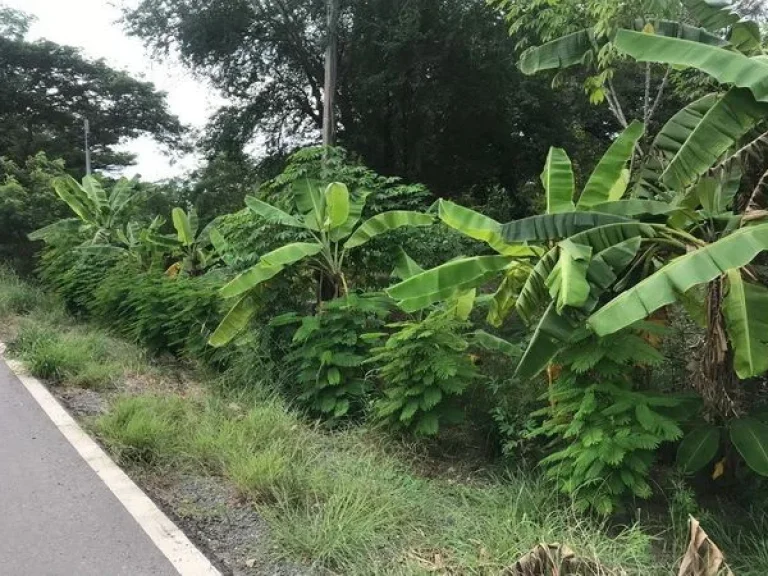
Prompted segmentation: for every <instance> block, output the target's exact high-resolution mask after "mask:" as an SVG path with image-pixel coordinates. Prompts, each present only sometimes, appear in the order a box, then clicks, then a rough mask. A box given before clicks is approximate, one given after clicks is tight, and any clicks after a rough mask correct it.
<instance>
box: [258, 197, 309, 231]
mask: <svg viewBox="0 0 768 576" xmlns="http://www.w3.org/2000/svg"><path fill="white" fill-rule="evenodd" d="M245 205H246V206H248V208H249V209H250V210H251V211H252V212H254V213H255V214H258V215H259V216H261V217H262V218H264V220H266V221H267V222H271V223H273V224H282V225H283V226H292V227H293V228H306V226H305V225H304V223H303V222H302V221H301V220H299V219H298V218H296V217H295V216H291V215H290V214H288V213H287V212H284V211H282V210H280V208H275V207H274V206H272V205H271V204H267V203H266V202H262V201H261V200H259V199H258V198H254V197H253V196H246V197H245Z"/></svg>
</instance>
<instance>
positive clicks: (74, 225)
mask: <svg viewBox="0 0 768 576" xmlns="http://www.w3.org/2000/svg"><path fill="white" fill-rule="evenodd" d="M82 226H83V221H82V220H80V219H79V218H65V219H63V220H59V221H58V222H54V223H53V224H49V225H48V226H44V227H42V228H39V229H38V230H35V231H34V232H31V233H30V234H29V235H28V236H27V238H29V239H30V240H32V241H37V240H48V239H49V238H55V237H56V236H59V235H63V236H68V235H70V234H77V233H78V232H79V231H80V228H81V227H82Z"/></svg>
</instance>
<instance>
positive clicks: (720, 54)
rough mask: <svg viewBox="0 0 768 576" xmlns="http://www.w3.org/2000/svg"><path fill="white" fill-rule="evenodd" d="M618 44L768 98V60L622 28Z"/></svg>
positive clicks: (639, 54)
mask: <svg viewBox="0 0 768 576" xmlns="http://www.w3.org/2000/svg"><path fill="white" fill-rule="evenodd" d="M614 45H615V46H616V48H617V49H618V50H619V51H620V52H622V53H624V54H627V55H628V56H631V57H632V58H634V59H635V60H638V61H639V62H660V63H663V64H671V65H673V66H690V67H693V68H698V69H699V70H701V71H703V72H706V73H707V74H709V75H710V76H712V77H713V78H715V79H716V80H717V81H719V82H721V83H723V84H733V85H735V86H738V87H739V88H747V89H749V90H750V91H751V92H752V95H753V96H754V97H755V100H757V101H758V102H768V62H765V61H763V60H761V59H759V58H748V57H747V56H744V55H743V54H740V53H738V52H731V51H729V50H725V49H723V48H718V47H716V46H708V45H706V44H699V43H696V42H691V41H690V40H680V39H679V38H666V37H664V36H656V35H652V34H643V33H640V32H633V31H631V30H619V31H618V32H617V33H616V38H615V40H614Z"/></svg>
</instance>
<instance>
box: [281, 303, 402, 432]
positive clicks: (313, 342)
mask: <svg viewBox="0 0 768 576" xmlns="http://www.w3.org/2000/svg"><path fill="white" fill-rule="evenodd" d="M388 313H389V306H388V301H387V300H386V299H384V298H382V297H380V296H377V295H372V296H370V295H369V296H356V295H349V296H346V297H343V298H339V299H337V300H333V301H331V302H325V303H323V305H322V308H321V309H320V311H319V312H318V314H316V315H314V316H305V317H303V318H301V319H300V321H301V325H300V326H299V328H298V329H297V330H296V332H295V333H294V335H293V349H292V351H291V352H290V354H288V356H287V357H286V360H287V361H288V362H289V363H290V364H291V365H292V366H293V367H294V369H295V371H296V380H297V383H298V385H299V391H298V398H297V399H298V401H299V402H300V403H301V404H303V405H305V406H306V407H307V408H308V409H309V410H310V411H311V412H313V413H315V414H318V415H321V416H323V417H324V418H327V419H329V420H335V419H338V418H341V417H342V416H345V415H346V414H348V413H350V412H355V411H357V410H359V409H360V408H362V406H363V396H364V394H365V390H366V384H365V373H364V367H363V363H364V362H365V359H366V357H367V354H368V350H369V344H368V343H367V342H366V341H365V340H364V339H363V338H362V336H363V335H364V334H366V333H369V332H371V331H373V330H377V329H379V328H381V327H382V326H383V318H384V317H385V316H386V315H387V314H388ZM296 320H298V318H297V317H296V316H295V315H289V316H284V317H282V318H278V319H276V320H275V322H274V323H275V324H281V323H283V322H292V321H296Z"/></svg>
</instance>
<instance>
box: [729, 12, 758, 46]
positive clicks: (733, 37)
mask: <svg viewBox="0 0 768 576" xmlns="http://www.w3.org/2000/svg"><path fill="white" fill-rule="evenodd" d="M728 41H729V42H730V43H731V45H732V46H733V47H734V48H735V49H736V50H738V51H739V52H743V53H745V54H750V53H753V52H756V53H760V52H761V51H762V48H761V44H762V35H761V34H760V26H759V25H758V24H757V22H750V21H746V20H743V21H741V22H737V23H736V24H734V25H733V27H732V28H731V33H730V35H729V36H728Z"/></svg>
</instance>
